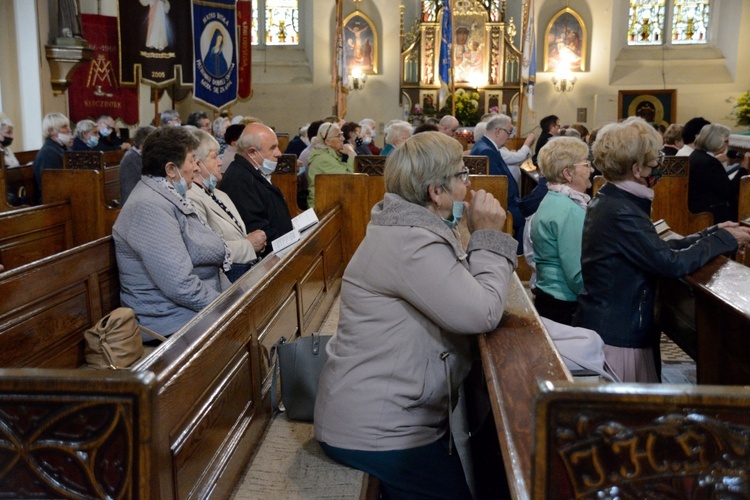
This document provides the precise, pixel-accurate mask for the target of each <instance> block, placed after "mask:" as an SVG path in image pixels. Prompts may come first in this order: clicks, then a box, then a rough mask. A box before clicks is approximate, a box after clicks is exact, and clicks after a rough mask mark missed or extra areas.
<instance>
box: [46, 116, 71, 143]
mask: <svg viewBox="0 0 750 500" xmlns="http://www.w3.org/2000/svg"><path fill="white" fill-rule="evenodd" d="M66 125H70V120H68V117H67V116H65V115H64V114H62V113H49V114H48V115H47V116H45V117H44V120H42V136H43V138H44V139H45V140H46V139H47V138H48V137H49V131H50V130H52V129H58V128H60V127H64V126H66Z"/></svg>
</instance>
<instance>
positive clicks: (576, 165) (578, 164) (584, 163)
mask: <svg viewBox="0 0 750 500" xmlns="http://www.w3.org/2000/svg"><path fill="white" fill-rule="evenodd" d="M573 166H574V167H586V168H591V162H590V161H588V160H586V161H582V162H579V163H574V164H573Z"/></svg>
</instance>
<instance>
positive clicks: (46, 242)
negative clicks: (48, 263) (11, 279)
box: [0, 201, 73, 271]
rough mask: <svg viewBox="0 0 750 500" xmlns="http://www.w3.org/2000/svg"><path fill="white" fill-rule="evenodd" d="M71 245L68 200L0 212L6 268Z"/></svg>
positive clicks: (0, 260)
mask: <svg viewBox="0 0 750 500" xmlns="http://www.w3.org/2000/svg"><path fill="white" fill-rule="evenodd" d="M14 208H15V207H14ZM72 247H73V219H72V216H71V209H70V202H68V201H60V202H56V203H52V204H49V205H40V206H37V207H27V208H16V209H15V210H11V211H8V212H2V213H0V264H2V265H3V266H4V267H5V270H6V271H9V270H10V269H13V268H15V267H18V266H21V265H23V264H28V263H29V262H33V261H35V260H39V259H41V258H44V257H47V256H49V255H52V254H55V253H57V252H62V251H63V250H67V249H69V248H72Z"/></svg>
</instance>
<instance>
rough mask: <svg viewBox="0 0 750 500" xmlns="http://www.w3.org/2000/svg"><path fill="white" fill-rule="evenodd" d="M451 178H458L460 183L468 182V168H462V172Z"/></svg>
mask: <svg viewBox="0 0 750 500" xmlns="http://www.w3.org/2000/svg"><path fill="white" fill-rule="evenodd" d="M453 177H456V178H458V180H460V181H461V182H466V181H468V180H469V167H464V169H463V170H461V171H460V172H458V173H457V174H453Z"/></svg>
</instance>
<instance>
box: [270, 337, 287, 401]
mask: <svg viewBox="0 0 750 500" xmlns="http://www.w3.org/2000/svg"><path fill="white" fill-rule="evenodd" d="M283 344H286V338H285V337H281V338H280V339H279V341H278V342H276V343H275V344H274V345H272V346H271V350H270V351H269V352H268V366H270V367H271V409H273V410H278V409H279V397H278V395H277V389H276V377H278V374H279V346H281V345H283Z"/></svg>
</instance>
